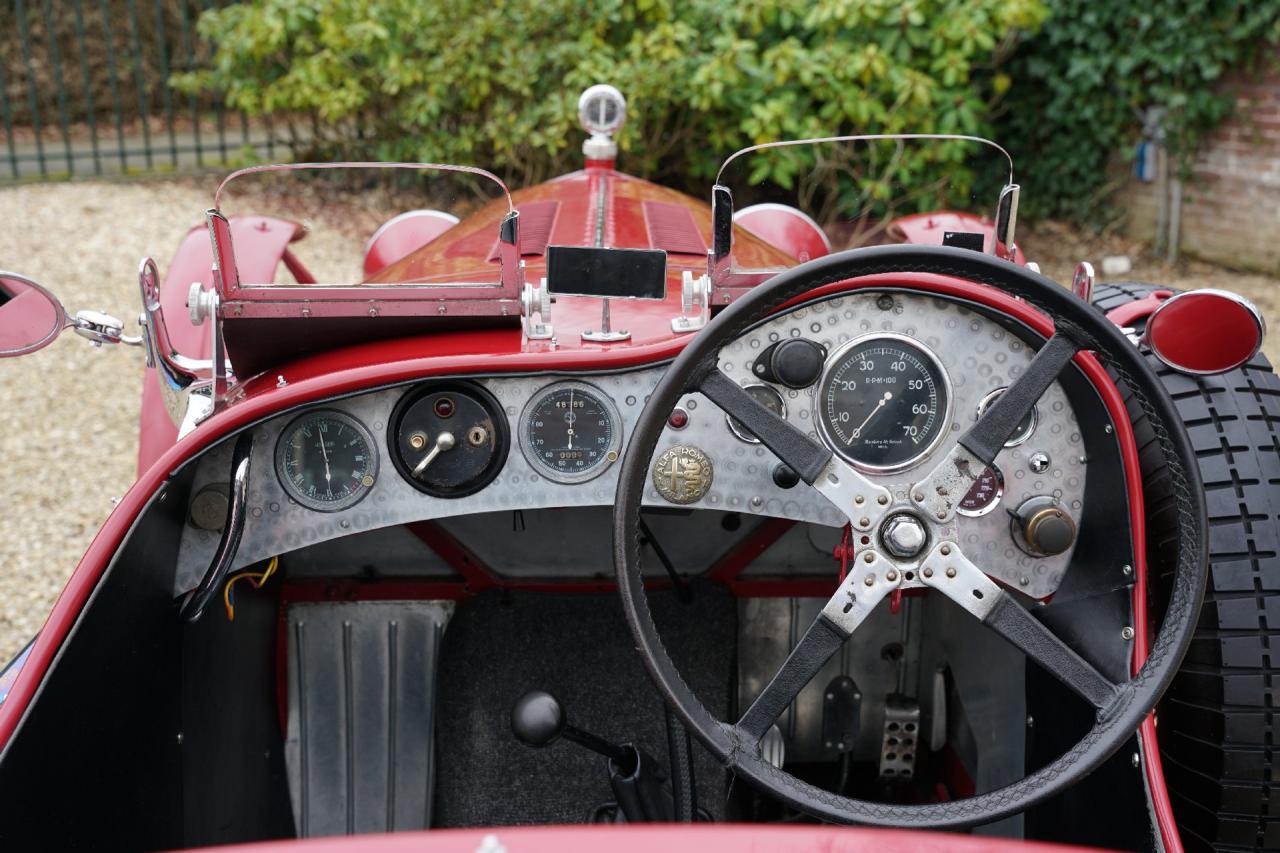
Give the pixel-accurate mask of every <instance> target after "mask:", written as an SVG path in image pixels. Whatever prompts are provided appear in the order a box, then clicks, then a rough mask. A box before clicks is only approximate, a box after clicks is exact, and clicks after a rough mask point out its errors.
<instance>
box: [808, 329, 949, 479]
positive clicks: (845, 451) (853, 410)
mask: <svg viewBox="0 0 1280 853" xmlns="http://www.w3.org/2000/svg"><path fill="white" fill-rule="evenodd" d="M817 408H818V418H817V420H818V426H819V428H820V429H821V430H822V435H823V437H824V438H825V439H826V441H827V443H828V444H830V446H831V448H832V449H833V450H834V451H835V452H836V453H838V454H839V455H840V456H842V457H844V458H845V459H847V460H848V461H849V462H851V463H852V464H853V465H855V466H856V467H858V468H861V469H863V470H866V471H873V472H890V471H900V470H902V469H904V468H909V467H911V466H912V465H914V464H916V463H917V462H919V461H920V460H921V459H923V458H924V457H925V456H927V455H928V454H929V452H930V451H932V450H933V448H934V447H936V446H937V445H938V442H940V441H941V440H942V438H943V436H945V435H946V434H947V431H948V429H949V428H950V424H951V383H950V381H949V380H948V378H947V374H946V371H945V370H943V368H942V365H941V364H940V363H939V362H938V359H937V357H936V356H935V355H934V354H933V353H932V352H930V351H929V350H928V349H926V348H925V347H924V346H923V345H922V344H920V343H919V342H917V341H915V340H913V339H911V338H908V337H906V336H905V335H898V334H892V333H888V332H882V333H876V334H872V335H865V336H863V337H861V338H856V339H854V340H852V341H850V342H849V343H847V344H845V345H843V346H842V347H840V348H839V349H837V350H836V351H835V352H834V353H832V354H831V357H830V358H829V359H828V360H827V364H826V366H825V367H824V368H823V372H822V378H821V379H820V380H819V386H818V394H817Z"/></svg>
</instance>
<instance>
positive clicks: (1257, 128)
mask: <svg viewBox="0 0 1280 853" xmlns="http://www.w3.org/2000/svg"><path fill="white" fill-rule="evenodd" d="M1224 85H1226V86H1228V87H1230V88H1231V90H1232V91H1234V92H1235V93H1236V110H1235V113H1234V115H1233V117H1232V118H1231V119H1230V120H1229V121H1228V122H1226V123H1225V124H1224V125H1223V126H1222V127H1220V128H1219V129H1218V130H1217V131H1216V132H1215V133H1214V134H1213V136H1212V137H1210V138H1209V139H1208V140H1207V141H1206V144H1205V145H1204V147H1203V148H1202V149H1201V151H1200V154H1199V156H1198V157H1197V159H1196V164H1195V167H1194V172H1193V175H1192V178H1191V180H1190V181H1188V182H1186V183H1184V185H1183V197H1182V230H1181V248H1182V251H1183V252H1184V253H1186V254H1189V255H1192V256H1195V257H1199V258H1203V259H1205V260H1210V261H1214V262H1216V263H1221V264H1224V265H1226V266H1230V267H1234V268H1241V269H1252V270H1259V271H1262V272H1269V273H1273V274H1280V62H1277V63H1275V65H1274V66H1273V68H1272V69H1271V70H1270V71H1268V72H1266V73H1263V74H1259V75H1256V76H1255V77H1252V78H1245V77H1236V78H1233V79H1228V80H1226V81H1225V82H1224ZM1157 191H1158V184H1157V183H1150V184H1144V183H1140V182H1138V181H1137V180H1136V179H1133V178H1130V179H1129V180H1128V183H1127V184H1126V186H1125V188H1124V189H1123V191H1122V192H1121V194H1120V200H1121V203H1122V206H1123V207H1124V208H1126V210H1127V212H1128V214H1129V217H1128V228H1129V231H1130V233H1131V234H1132V235H1133V236H1135V237H1138V238H1140V239H1144V240H1152V239H1153V238H1154V236H1155V234H1154V232H1155V223H1156V210H1157V196H1156V193H1157Z"/></svg>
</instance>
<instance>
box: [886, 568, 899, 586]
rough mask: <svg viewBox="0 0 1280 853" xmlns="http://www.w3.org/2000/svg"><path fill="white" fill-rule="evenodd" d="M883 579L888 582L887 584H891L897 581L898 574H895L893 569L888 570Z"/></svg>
mask: <svg viewBox="0 0 1280 853" xmlns="http://www.w3.org/2000/svg"><path fill="white" fill-rule="evenodd" d="M884 579H885V580H887V581H889V583H893V582H894V581H896V580H897V579H898V573H897V572H895V571H894V570H893V569H890V570H889V573H888V574H887V575H885V576H884Z"/></svg>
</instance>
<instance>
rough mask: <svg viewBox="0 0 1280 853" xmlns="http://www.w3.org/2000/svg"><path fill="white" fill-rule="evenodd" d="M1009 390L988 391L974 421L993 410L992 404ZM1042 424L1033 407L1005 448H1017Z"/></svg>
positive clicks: (1019, 422) (1038, 413)
mask: <svg viewBox="0 0 1280 853" xmlns="http://www.w3.org/2000/svg"><path fill="white" fill-rule="evenodd" d="M1006 390H1008V389H1007V388H996V389H995V390H994V391H988V392H987V394H986V395H985V396H983V398H982V400H981V401H980V402H979V403H978V413H977V415H976V416H975V418H974V420H977V419H978V418H981V417H982V416H983V415H985V414H986V413H987V409H989V408H991V404H992V403H994V402H995V401H996V400H998V399H1000V395H1001V394H1003V393H1004V392H1005V391H1006ZM1039 422H1040V412H1039V411H1037V409H1036V407H1035V406H1032V407H1031V411H1029V412H1027V416H1026V417H1025V418H1023V419H1022V420H1020V421H1018V428H1017V429H1015V430H1014V431H1013V435H1011V436H1009V440H1008V441H1006V442H1005V443H1004V446H1005V447H1017V446H1018V445H1019V444H1022V443H1023V442H1024V441H1026V440H1027V439H1028V438H1031V434H1032V433H1033V432H1035V431H1036V425H1037V424H1038V423H1039Z"/></svg>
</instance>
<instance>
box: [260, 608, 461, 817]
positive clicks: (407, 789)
mask: <svg viewBox="0 0 1280 853" xmlns="http://www.w3.org/2000/svg"><path fill="white" fill-rule="evenodd" d="M452 611H453V605H452V603H448V602H414V601H405V602H398V601H390V602H324V603H314V604H311V603H308V604H293V605H290V607H289V608H288V612H287V620H288V621H287V627H288V639H287V646H288V666H289V681H288V687H289V704H288V723H287V733H286V739H285V762H286V766H287V768H288V775H289V796H290V798H291V800H292V803H293V817H294V822H295V825H296V826H297V828H298V835H299V836H301V837H310V836H322V835H343V834H348V835H349V834H354V833H366V832H389V831H392V830H408V829H426V828H427V827H429V826H430V825H431V802H432V798H433V794H434V782H435V778H434V777H435V772H434V758H435V755H434V748H433V729H434V723H435V699H436V689H435V675H436V662H437V658H438V656H439V650H440V638H441V635H442V634H443V632H444V626H445V624H446V623H447V622H448V618H449V616H450V614H451V613H452Z"/></svg>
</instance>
